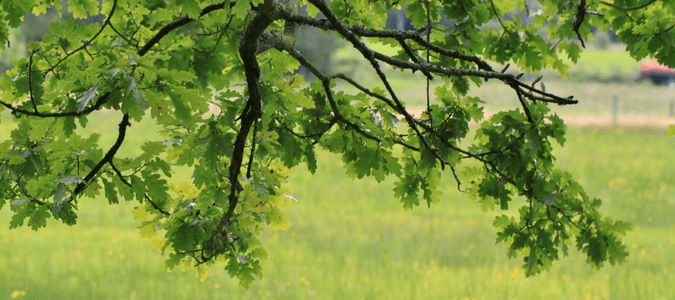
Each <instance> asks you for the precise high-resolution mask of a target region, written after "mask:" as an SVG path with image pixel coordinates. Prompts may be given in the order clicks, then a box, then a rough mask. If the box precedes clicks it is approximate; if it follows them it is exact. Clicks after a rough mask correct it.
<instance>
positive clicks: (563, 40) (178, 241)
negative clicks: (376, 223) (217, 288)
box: [0, 0, 675, 286]
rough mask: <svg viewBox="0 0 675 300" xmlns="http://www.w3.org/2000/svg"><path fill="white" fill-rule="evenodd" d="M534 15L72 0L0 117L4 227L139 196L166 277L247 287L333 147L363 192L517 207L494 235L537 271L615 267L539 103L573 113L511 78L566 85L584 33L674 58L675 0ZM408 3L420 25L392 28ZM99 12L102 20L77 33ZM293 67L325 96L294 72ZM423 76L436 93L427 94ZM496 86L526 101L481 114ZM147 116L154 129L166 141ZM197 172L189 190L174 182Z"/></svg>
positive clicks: (616, 242) (546, 3) (611, 225)
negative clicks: (406, 90) (560, 162)
mask: <svg viewBox="0 0 675 300" xmlns="http://www.w3.org/2000/svg"><path fill="white" fill-rule="evenodd" d="M530 2H531V1H515V0H490V1H476V0H461V1H440V0H428V1H391V0H384V1H366V0H349V1H329V2H326V1H324V0H309V1H300V0H288V1H283V3H282V2H281V1H276V0H254V1H243V0H233V1H222V2H213V1H201V0H197V1H140V0H110V1H108V0H106V1H103V3H102V5H101V6H99V5H98V2H97V1H94V0H77V1H75V0H73V1H68V3H67V11H68V12H70V13H72V16H73V18H74V19H69V20H64V21H63V22H54V23H52V24H51V25H50V29H51V32H50V33H48V34H45V35H44V36H43V37H42V40H41V41H38V42H32V43H31V44H30V46H29V48H30V49H29V50H30V56H28V57H26V58H23V59H20V60H16V61H15V62H14V66H15V67H14V68H13V69H11V70H9V71H8V72H6V73H5V74H3V75H2V78H0V99H1V100H0V104H1V105H0V109H2V110H8V111H10V112H11V113H12V115H13V118H12V122H13V123H14V124H13V126H14V127H13V129H12V130H11V134H10V138H9V139H6V140H3V141H1V143H2V147H0V208H3V207H4V206H9V209H11V210H12V211H13V217H12V220H11V223H10V227H12V228H14V227H18V226H22V225H24V224H27V225H29V226H31V227H32V228H33V229H38V228H40V227H44V226H45V225H46V220H47V218H50V217H53V218H55V219H58V220H61V221H63V222H64V223H66V224H70V225H72V224H75V222H76V209H77V204H78V203H79V201H84V199H89V198H93V197H96V196H98V195H101V194H102V195H103V196H104V197H105V198H106V199H107V200H108V202H110V203H118V202H119V201H120V200H121V199H124V200H125V201H136V202H138V206H137V207H136V208H135V209H134V210H133V211H132V213H133V214H134V215H135V217H136V218H137V219H138V220H139V223H140V225H139V229H140V234H141V236H143V237H146V238H149V239H152V244H153V246H155V247H156V248H157V249H158V250H160V251H162V252H163V253H168V256H169V259H168V260H167V261H166V267H167V268H168V269H173V268H175V267H177V266H181V267H182V268H183V269H193V270H194V271H195V273H196V275H197V276H198V277H199V278H201V279H204V278H205V277H206V276H207V275H208V267H209V266H211V265H214V264H224V265H225V269H226V270H227V272H228V273H229V274H230V275H231V276H233V277H236V278H238V279H239V281H240V283H241V284H242V285H243V286H249V285H251V284H252V283H253V281H254V280H256V279H259V278H261V276H262V273H263V267H262V260H264V259H265V258H266V257H267V256H268V253H267V252H266V251H265V249H264V246H263V245H262V243H261V242H260V240H259V238H258V236H259V234H260V233H261V231H262V230H263V229H264V228H266V227H267V226H270V227H272V228H285V227H287V226H288V225H289V222H288V220H287V218H286V216H285V215H284V214H283V212H282V210H281V208H282V207H283V206H285V205H288V204H289V203H290V202H291V201H292V200H294V199H295V198H293V196H291V191H289V190H288V189H287V188H286V187H285V183H286V181H287V177H288V171H289V169H291V168H293V167H296V166H298V165H300V164H301V163H304V164H305V165H306V166H307V168H308V169H309V170H310V171H311V172H315V171H316V169H317V153H318V150H320V149H323V150H325V151H329V152H333V153H337V154H339V155H341V157H342V161H343V163H344V166H345V169H346V172H347V174H349V176H351V177H353V178H359V179H360V178H363V177H365V176H372V177H374V178H375V179H376V180H377V181H382V180H384V179H385V178H387V177H389V176H393V177H395V178H396V180H397V181H396V183H395V187H394V195H395V196H396V197H397V198H398V199H400V201H401V204H402V206H403V207H404V208H405V209H412V208H414V207H415V206H419V205H420V204H421V203H424V204H426V205H427V206H432V205H433V204H437V203H439V202H440V201H441V200H442V199H443V197H442V196H443V195H442V193H441V191H440V187H441V186H440V185H441V178H442V177H443V176H452V177H453V178H454V179H455V180H456V182H457V186H458V189H460V190H462V191H465V192H466V193H467V194H469V195H470V196H471V197H474V198H475V199H476V200H477V201H479V202H480V203H481V206H482V208H483V209H484V210H492V209H495V208H496V207H499V209H502V210H508V209H511V208H512V207H514V206H515V207H518V208H517V209H515V211H517V214H515V216H508V215H502V216H499V217H497V218H496V219H495V221H494V223H493V225H494V226H495V227H496V228H498V229H499V230H500V232H499V233H498V235H497V242H503V243H506V244H507V245H508V246H509V255H510V256H518V255H520V256H522V257H523V261H524V268H525V269H526V270H527V274H528V275H532V274H536V273H538V272H540V271H541V270H545V269H548V268H550V266H551V264H552V262H553V261H555V260H557V259H559V258H560V257H561V256H563V255H565V254H567V251H568V247H569V246H570V245H574V246H575V247H576V248H577V249H578V250H579V251H581V252H583V253H584V254H586V255H587V257H588V262H589V263H591V264H593V265H595V266H600V265H602V264H603V263H604V262H606V261H609V262H610V263H612V264H614V263H621V262H622V261H624V260H625V258H626V256H627V251H626V249H625V246H624V245H623V244H622V243H621V240H620V236H621V235H623V234H624V233H625V232H626V230H628V229H629V228H630V226H629V225H627V224H626V223H623V222H621V221H614V220H613V219H611V218H610V217H608V216H603V215H602V214H601V213H600V210H599V207H600V203H601V201H600V200H598V199H592V198H591V197H589V196H588V195H587V194H586V193H585V192H584V190H583V188H582V187H581V186H580V185H579V184H578V183H577V182H575V181H574V180H573V179H572V176H571V175H570V174H569V173H566V172H563V171H561V170H559V169H557V168H556V167H555V158H554V157H553V155H552V143H558V144H560V145H563V144H564V142H565V137H564V133H565V125H564V124H563V122H562V120H561V119H560V118H559V117H558V116H556V115H555V114H552V113H551V112H550V110H549V108H548V105H551V104H556V105H569V104H575V103H577V101H576V100H574V99H573V98H572V97H563V96H559V95H557V94H555V93H550V92H547V91H546V90H545V88H544V86H543V83H540V80H541V78H538V79H536V80H534V81H527V82H526V81H525V80H524V79H523V74H517V73H511V72H509V71H508V68H509V66H510V65H511V64H513V65H514V66H517V67H518V69H520V70H523V71H526V72H530V73H537V72H538V71H540V70H542V69H544V68H550V69H554V70H557V71H558V72H559V73H560V74H563V75H565V74H567V73H568V72H569V71H568V70H569V66H567V65H566V64H565V63H564V62H565V60H564V59H563V58H564V57H567V58H569V59H571V61H572V62H576V61H577V59H578V58H579V54H580V52H581V51H582V46H583V44H582V45H581V46H580V45H579V40H580V39H586V38H592V34H591V30H590V29H591V27H592V26H595V27H597V28H598V29H600V30H605V29H607V28H613V29H615V30H617V33H618V34H619V37H620V39H621V40H622V41H624V42H626V43H627V44H628V47H627V50H628V51H630V52H631V55H633V56H634V57H636V58H641V57H645V56H655V57H656V58H657V59H659V61H661V62H666V63H668V62H670V63H672V62H673V61H675V59H673V57H674V56H673V55H675V51H673V45H675V43H673V42H672V40H673V32H672V31H671V29H672V27H674V26H675V24H671V23H672V20H671V18H669V17H668V16H671V15H673V13H675V4H673V2H670V1H654V0H651V1H645V0H643V1H637V0H616V1H614V2H613V3H608V2H605V1H597V0H588V1H583V2H578V1H570V0H540V1H533V2H534V3H530ZM305 5H306V10H307V12H308V14H301V13H300V11H301V10H300V9H299V8H300V7H301V6H305ZM61 8H62V7H61V2H59V1H37V0H31V1H2V2H1V3H0V14H1V16H2V18H3V19H4V21H5V22H0V36H1V37H6V36H8V30H9V28H14V27H17V26H19V25H20V24H21V22H22V16H24V15H25V14H26V13H33V14H35V15H40V14H43V13H45V12H46V11H47V10H60V9H61ZM401 8H405V9H406V16H407V17H408V18H409V19H410V20H411V23H412V25H413V26H415V27H416V28H417V30H415V31H402V30H394V29H383V28H382V27H381V24H386V18H387V14H388V13H389V12H390V11H391V10H392V9H401ZM575 15H576V16H577V17H576V18H575ZM92 16H100V17H102V20H103V21H102V22H100V23H91V24H87V23H86V22H79V20H81V19H84V18H87V17H92ZM579 16H583V18H579ZM579 20H581V21H579ZM495 25H496V26H495ZM299 26H311V27H315V28H319V29H321V30H323V31H330V32H335V33H336V34H337V35H338V36H339V37H340V38H342V39H344V40H345V41H346V42H347V44H348V45H349V47H352V48H353V49H355V50H356V51H357V52H358V53H359V55H360V59H361V60H362V61H363V62H364V64H367V65H368V66H369V67H370V68H371V70H372V71H373V72H374V73H375V74H376V75H377V78H378V80H379V84H378V85H375V86H364V85H363V84H362V83H360V82H357V81H356V80H354V79H353V78H351V77H348V76H346V75H345V74H341V73H337V74H324V73H322V72H321V71H319V69H318V68H316V67H315V66H314V65H313V64H312V62H311V61H310V60H308V59H307V58H305V57H304V56H302V54H300V53H299V52H298V51H297V50H296V49H295V44H294V43H295V40H296V38H298V36H297V32H298V31H297V28H298V27H299ZM371 43H382V44H386V45H390V46H393V47H395V48H396V49H398V53H397V54H396V55H393V56H388V55H385V54H382V53H379V52H377V51H374V50H373V49H371V48H370V46H369V45H370V44H371ZM4 47H6V45H4V44H2V45H0V48H4ZM495 63H498V64H506V67H505V68H504V69H502V70H495V69H493V65H494V64H495ZM301 65H302V66H304V67H305V68H306V69H307V70H309V71H310V72H311V73H312V74H313V75H315V77H316V80H315V81H313V82H304V79H303V77H302V76H300V75H298V74H294V72H295V71H296V70H297V69H298V67H299V66H301ZM383 65H389V66H391V67H393V68H395V69H398V70H401V71H404V72H420V73H421V74H423V76H424V80H423V81H426V82H427V85H426V86H427V88H426V98H427V105H426V107H424V111H423V112H422V113H413V111H412V110H411V109H410V108H409V107H407V106H406V104H405V99H404V98H402V97H400V95H399V94H398V93H397V91H396V89H395V88H394V87H393V86H392V84H391V83H390V82H389V78H388V77H387V75H386V74H385V72H384V71H383V67H382V66H383ZM431 80H435V81H441V82H442V83H443V84H441V86H440V87H438V88H436V89H435V90H433V91H432V90H430V89H429V82H430V81H431ZM488 80H493V81H498V82H501V83H502V84H504V86H505V87H507V88H509V89H510V91H511V92H513V93H515V94H516V95H517V96H518V99H519V104H518V106H517V107H514V108H513V109H511V110H507V111H502V112H497V113H495V114H493V115H491V116H486V115H485V113H484V110H483V106H484V104H485V102H486V101H490V99H478V98H475V97H469V96H467V92H468V91H469V90H470V89H475V88H480V87H481V85H482V84H483V82H485V81H488ZM411 84H418V83H417V82H411ZM342 85H349V86H352V87H354V88H355V89H356V90H358V92H357V93H353V94H350V93H345V92H343V91H340V86H342ZM420 87H421V89H423V88H424V84H420ZM495 97H499V95H495ZM102 113H105V114H109V115H114V116H116V117H118V118H119V119H120V123H119V125H118V126H117V127H112V128H109V129H108V130H107V132H106V133H105V134H112V135H116V138H115V142H114V144H113V145H112V146H109V147H108V146H106V147H102V146H101V145H100V142H99V137H100V135H99V134H92V135H89V136H82V135H81V129H82V128H85V127H87V126H91V123H97V122H98V120H97V117H96V116H97V114H102ZM141 120H152V122H154V123H155V124H157V125H159V126H160V127H161V130H160V131H159V136H155V135H153V133H145V132H144V131H143V128H140V121H141ZM474 123H475V124H477V125H473V124H474ZM130 134H132V135H139V134H141V135H143V137H144V138H145V142H144V143H143V144H142V146H141V148H140V151H139V153H140V154H138V153H122V152H120V151H119V150H120V149H121V146H122V145H123V144H125V141H126V138H127V136H128V135H130ZM464 162H472V163H464ZM186 169H187V170H189V175H190V176H189V178H175V177H180V176H176V175H177V174H179V173H180V172H184V170H186ZM345 205H348V203H345Z"/></svg>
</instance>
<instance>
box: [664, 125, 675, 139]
mask: <svg viewBox="0 0 675 300" xmlns="http://www.w3.org/2000/svg"><path fill="white" fill-rule="evenodd" d="M666 134H667V135H668V137H674V136H675V125H668V130H666Z"/></svg>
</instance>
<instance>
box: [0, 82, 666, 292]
mask: <svg viewBox="0 0 675 300" xmlns="http://www.w3.org/2000/svg"><path fill="white" fill-rule="evenodd" d="M366 79H367V78H366ZM392 79H393V80H394V85H395V87H396V88H397V89H399V90H401V93H402V95H403V96H402V97H403V98H405V99H407V100H408V103H409V104H410V105H411V106H413V107H414V106H420V105H421V104H422V103H423V101H424V100H423V99H424V98H423V97H422V96H421V94H422V92H421V91H420V90H419V86H421V85H422V81H420V80H422V79H416V78H415V77H414V76H412V77H410V76H408V75H405V74H400V73H396V75H392ZM416 80H417V81H416ZM410 83H419V85H417V86H413V85H411V84H410ZM546 85H547V89H548V90H549V91H552V92H556V93H562V94H567V93H569V94H574V95H575V96H576V98H578V99H581V100H582V102H581V103H580V105H577V106H571V107H564V108H556V109H557V112H558V113H559V114H561V115H562V116H576V115H585V116H595V117H602V116H606V115H608V114H611V106H610V104H611V102H610V101H611V95H612V94H617V95H619V96H620V99H619V101H620V108H621V112H622V113H626V114H644V115H649V116H653V117H655V118H657V117H658V118H665V117H667V114H668V112H667V106H666V104H665V103H667V101H668V100H669V99H671V98H672V99H675V97H673V96H671V95H670V94H669V93H670V91H669V90H667V89H665V88H659V87H653V86H651V84H648V83H640V84H637V85H625V84H624V85H620V84H599V83H597V84H583V85H582V84H577V83H565V82H561V81H557V80H552V81H550V82H546ZM408 86H410V87H408ZM474 93H476V95H479V96H481V98H483V99H484V100H485V101H487V102H488V105H487V109H488V110H490V111H496V110H500V109H515V108H517V106H518V104H517V100H516V99H515V95H512V93H510V92H508V91H506V90H501V87H500V85H498V84H497V83H492V82H490V83H488V84H486V85H485V86H484V87H483V88H481V89H479V90H476V91H475V92H474ZM509 97H512V98H509ZM118 122H119V117H118V116H117V115H116V114H107V115H104V116H100V117H99V118H98V119H97V120H95V121H94V120H93V119H92V120H91V122H90V124H91V126H90V127H88V129H87V130H88V131H91V132H101V133H102V134H103V137H102V139H101V140H102V141H104V143H108V144H112V141H113V139H114V138H115V136H114V131H113V132H110V131H108V130H109V129H108V128H116V127H117V125H116V124H117V123H118ZM8 124H9V123H8V122H6V118H3V120H2V123H0V126H2V129H3V130H2V132H0V137H2V138H5V137H6V134H7V132H8V126H9V125H8ZM132 128H144V129H145V130H146V131H147V132H152V131H153V129H155V127H152V125H151V124H135V125H134V127H132ZM664 132H665V130H664V129H661V128H654V127H626V126H623V127H616V128H612V127H602V128H601V127H573V128H570V129H569V130H568V135H567V138H568V141H567V143H566V147H565V148H563V149H556V153H557V157H558V165H559V166H560V167H561V168H563V169H565V170H568V171H570V172H572V173H573V174H575V178H576V179H577V180H579V181H580V182H581V183H582V185H583V186H584V187H585V188H586V189H587V192H588V193H589V195H591V196H592V197H600V198H602V199H603V201H604V206H603V209H604V212H606V213H607V214H610V215H612V216H613V217H615V218H620V219H623V220H626V221H629V222H631V223H632V224H633V228H634V230H632V231H630V232H629V233H628V235H627V236H626V237H625V239H624V242H625V243H626V244H627V245H628V248H629V251H630V256H629V258H628V261H627V262H626V263H625V264H624V265H622V266H605V267H604V268H602V269H599V270H596V269H593V268H591V267H590V266H588V265H587V264H586V263H585V262H584V258H583V257H582V256H581V255H578V254H577V253H576V252H574V251H572V255H571V256H570V257H567V258H565V259H563V260H562V261H559V262H557V263H556V264H555V265H554V267H553V269H552V270H551V271H549V272H546V273H543V274H540V275H537V276H535V277H532V278H525V276H524V274H523V272H522V270H521V269H520V268H519V267H520V265H521V262H520V261H519V260H518V259H514V260H508V259H507V258H506V247H505V246H503V245H495V243H494V240H495V230H494V229H493V228H492V226H491V223H492V220H493V218H494V216H495V215H497V214H501V212H498V211H497V212H488V213H483V212H482V211H481V210H480V207H479V205H478V204H477V203H475V202H474V201H472V200H469V199H468V198H467V197H466V196H465V195H463V194H462V193H460V192H458V191H457V189H456V183H455V182H454V181H453V180H452V176H451V174H446V176H445V177H446V178H445V180H446V181H445V187H446V188H444V189H443V192H444V196H443V200H442V202H441V203H440V204H439V205H437V206H435V207H432V208H431V209H428V208H426V207H418V208H416V209H414V210H412V211H404V210H403V209H402V207H401V204H400V203H399V202H397V201H396V200H395V199H394V198H393V193H392V182H391V181H385V182H384V183H382V184H376V183H375V181H374V180H370V179H366V180H360V181H353V180H350V179H348V178H347V176H346V175H345V172H344V170H343V169H342V168H341V165H340V163H339V160H338V159H336V157H334V156H331V155H329V154H325V153H324V154H322V155H321V156H320V157H319V171H318V172H317V174H316V175H314V176H312V175H310V173H309V172H307V171H306V170H304V169H303V168H302V167H300V168H298V169H296V170H294V171H293V173H292V176H291V182H290V185H291V186H292V189H293V190H294V192H295V193H294V196H295V197H296V198H297V199H299V201H298V202H293V203H292V204H291V205H290V206H288V207H286V209H285V211H286V213H287V214H288V216H289V218H290V221H291V223H292V224H293V225H292V226H291V227H289V228H288V229H287V230H280V231H275V230H271V229H270V230H267V231H266V232H264V234H263V238H262V240H263V243H264V244H265V245H266V247H267V249H268V250H269V252H270V257H269V260H268V261H266V262H265V277H264V278H263V279H262V280H261V281H260V282H257V283H255V284H254V285H253V287H251V288H250V289H242V288H240V287H239V286H238V285H237V282H236V281H233V280H232V279H230V278H229V277H228V276H227V275H226V274H225V272H224V271H223V270H222V269H220V268H218V267H214V268H213V269H212V274H211V276H210V277H209V278H207V280H206V281H205V282H200V281H199V280H197V279H195V277H194V275H193V274H192V273H190V272H182V271H180V270H175V271H173V272H170V273H167V272H166V271H165V270H164V262H163V258H162V257H161V255H160V253H158V252H157V251H156V250H154V249H153V248H152V247H151V246H150V242H149V240H141V239H140V238H139V236H138V233H137V231H138V230H137V229H136V228H135V226H136V225H137V224H136V223H135V221H134V220H133V217H132V216H131V214H130V213H129V210H130V209H131V208H132V207H133V206H134V205H135V204H134V203H122V204H119V205H108V204H107V201H106V200H104V199H92V200H86V201H82V202H81V203H80V213H79V217H80V218H79V221H78V225H77V226H75V227H68V226H65V225H62V224H59V223H56V222H54V221H53V220H50V221H48V224H49V226H48V227H47V228H45V229H42V230H40V231H38V232H34V231H31V230H29V229H27V228H20V229H14V230H8V229H7V228H8V225H7V224H8V223H9V218H10V216H11V215H10V212H9V211H8V209H7V208H6V207H5V208H4V209H3V210H2V211H0V245H1V246H0V262H2V263H0V299H230V298H232V299H675V290H673V288H672V283H673V282H675V256H673V254H672V253H673V251H674V250H675V218H673V217H672V216H673V215H675V172H673V170H675V159H674V158H675V155H673V149H674V148H675V140H673V139H668V138H667V137H666V135H665V133H664ZM146 137H147V136H145V137H144V136H141V135H130V136H129V140H128V142H129V143H128V144H126V145H125V146H124V148H122V149H121V150H120V153H124V152H132V153H133V152H135V151H138V148H139V147H138V145H139V143H140V142H141V140H142V139H143V138H146ZM158 139H160V138H159V137H158ZM104 147H105V146H104ZM3 224H4V225H3Z"/></svg>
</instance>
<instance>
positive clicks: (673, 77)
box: [640, 59, 675, 84]
mask: <svg viewBox="0 0 675 300" xmlns="http://www.w3.org/2000/svg"><path fill="white" fill-rule="evenodd" d="M640 79H650V80H651V81H653V82H654V83H655V84H668V83H671V82H673V81H675V69H671V68H669V67H666V66H664V65H661V64H659V63H658V62H657V61H655V60H652V59H647V60H645V61H643V62H642V63H641V64H640Z"/></svg>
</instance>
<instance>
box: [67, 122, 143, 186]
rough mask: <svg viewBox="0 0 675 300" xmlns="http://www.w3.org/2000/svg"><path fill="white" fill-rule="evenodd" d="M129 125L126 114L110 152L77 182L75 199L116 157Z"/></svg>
mask: <svg viewBox="0 0 675 300" xmlns="http://www.w3.org/2000/svg"><path fill="white" fill-rule="evenodd" d="M129 126H131V123H129V114H124V116H123V117H122V122H120V124H119V134H118V135H117V140H116V141H115V144H113V145H112V147H110V150H108V153H106V154H105V156H103V159H101V160H100V161H99V162H98V164H96V166H94V168H93V169H91V171H89V174H87V176H85V177H84V179H83V180H82V181H80V183H78V184H77V186H76V187H75V191H74V192H73V196H72V198H73V199H74V198H75V197H76V196H77V195H78V194H80V193H81V192H82V191H83V190H84V189H85V188H86V187H87V186H88V185H89V182H90V181H91V180H92V179H93V178H94V176H96V174H97V173H98V171H100V170H101V168H103V165H105V164H106V163H108V162H111V161H112V159H113V157H115V154H116V153H117V150H119V149H120V146H122V142H124V137H125V136H126V133H127V127H129Z"/></svg>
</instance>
